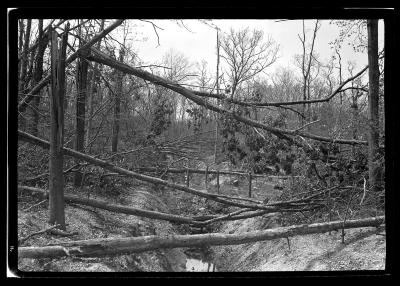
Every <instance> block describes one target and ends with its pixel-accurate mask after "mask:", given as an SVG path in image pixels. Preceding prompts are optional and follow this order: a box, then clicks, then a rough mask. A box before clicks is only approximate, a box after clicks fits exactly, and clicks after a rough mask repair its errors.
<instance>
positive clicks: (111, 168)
mask: <svg viewBox="0 0 400 286" xmlns="http://www.w3.org/2000/svg"><path fill="white" fill-rule="evenodd" d="M18 138H19V140H23V141H25V142H30V143H32V144H35V145H38V146H41V147H42V148H45V149H48V148H49V146H50V145H49V142H47V141H45V140H43V139H40V138H37V137H34V136H32V135H30V134H27V133H25V132H22V131H20V130H18ZM63 152H64V154H65V155H68V156H71V157H74V158H77V159H80V160H84V161H86V162H89V163H91V164H93V165H96V166H99V167H102V168H104V169H106V170H109V171H111V172H116V173H118V174H121V175H126V176H129V177H132V178H136V179H138V180H141V181H144V182H149V183H153V184H158V185H162V186H166V187H168V188H172V189H176V190H180V191H183V192H187V193H190V194H193V195H197V196H200V197H203V198H207V199H209V200H213V201H216V202H219V203H222V204H226V205H231V206H237V207H243V208H251V209H262V210H266V211H269V212H276V211H279V210H277V208H276V207H270V206H267V205H264V204H262V203H260V204H252V205H249V204H243V203H238V202H234V201H229V200H226V199H222V198H219V197H221V196H219V195H216V194H211V193H208V192H206V191H199V190H196V189H193V188H187V187H186V186H183V185H178V184H174V183H171V182H168V181H165V180H162V179H159V178H155V177H150V176H146V175H142V174H139V173H136V172H132V171H129V170H126V169H124V168H120V167H117V166H114V165H112V164H111V163H109V162H106V161H103V160H100V159H97V158H94V157H92V156H89V155H86V154H83V153H80V152H78V151H75V150H72V149H69V148H63ZM224 197H225V198H229V196H224Z"/></svg>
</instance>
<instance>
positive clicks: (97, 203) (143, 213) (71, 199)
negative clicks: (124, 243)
mask: <svg viewBox="0 0 400 286" xmlns="http://www.w3.org/2000/svg"><path fill="white" fill-rule="evenodd" d="M18 189H19V190H24V191H29V192H34V193H40V194H44V195H47V194H48V192H46V190H42V189H39V188H33V187H28V186H18ZM64 200H65V202H67V203H76V204H80V205H86V206H91V207H95V208H99V209H103V210H107V211H111V212H116V213H123V214H129V215H135V216H139V217H146V218H151V219H159V220H166V221H170V222H175V223H187V224H193V225H196V224H198V222H196V221H194V220H193V219H191V218H186V217H182V216H178V215H173V214H167V213H161V212H155V211H148V210H143V209H138V208H133V207H128V206H122V205H117V204H111V203H109V202H107V201H102V200H97V199H89V198H80V197H78V196H74V195H71V194H64Z"/></svg>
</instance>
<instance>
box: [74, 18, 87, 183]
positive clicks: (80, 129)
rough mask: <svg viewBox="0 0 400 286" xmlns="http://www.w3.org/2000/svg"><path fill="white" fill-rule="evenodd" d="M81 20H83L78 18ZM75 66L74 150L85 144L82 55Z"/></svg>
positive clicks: (77, 175) (78, 179)
mask: <svg viewBox="0 0 400 286" xmlns="http://www.w3.org/2000/svg"><path fill="white" fill-rule="evenodd" d="M80 21H83V20H80ZM79 37H80V46H83V45H84V42H83V40H81V39H82V38H83V37H82V26H79ZM76 66H77V73H76V74H77V80H76V89H77V91H76V92H77V93H76V134H75V150H76V151H80V152H81V151H82V150H83V149H84V144H85V117H86V114H85V106H86V94H87V73H88V66H89V64H88V62H87V60H86V59H84V58H83V57H81V58H79V59H78V62H77V64H76ZM74 185H75V187H79V186H81V185H82V173H81V172H80V171H76V172H75V177H74Z"/></svg>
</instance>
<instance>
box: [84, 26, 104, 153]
mask: <svg viewBox="0 0 400 286" xmlns="http://www.w3.org/2000/svg"><path fill="white" fill-rule="evenodd" d="M103 30H104V19H102V20H101V24H100V30H99V33H100V32H101V31H103ZM100 45H101V40H100V41H99V42H98V43H97V45H96V48H97V49H100ZM98 72H99V67H98V63H94V66H93V71H92V76H91V79H90V81H89V84H90V87H89V94H88V122H87V128H86V143H85V145H86V146H88V145H89V142H90V135H91V130H92V116H93V96H94V89H95V80H96V76H97V74H98Z"/></svg>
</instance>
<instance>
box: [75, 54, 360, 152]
mask: <svg viewBox="0 0 400 286" xmlns="http://www.w3.org/2000/svg"><path fill="white" fill-rule="evenodd" d="M90 50H91V53H90V54H82V56H83V57H86V58H87V59H88V60H90V61H94V62H97V63H100V64H104V65H107V66H109V67H112V68H114V69H116V70H118V71H122V72H124V73H126V74H131V75H134V76H136V77H139V78H142V79H144V80H148V81H150V82H152V83H153V84H157V85H161V86H163V87H165V88H168V89H170V90H172V91H175V92H177V93H179V94H181V95H183V96H184V97H186V98H188V99H190V100H191V101H193V102H194V103H196V104H198V105H200V106H204V107H205V108H207V109H209V110H212V111H215V112H218V113H222V114H227V115H229V116H230V117H231V118H232V119H233V120H237V121H239V122H242V123H244V124H247V125H250V126H253V127H256V128H260V129H263V130H265V131H268V132H270V133H272V134H274V135H276V136H278V137H280V138H282V136H284V137H286V139H288V138H287V135H290V136H301V137H304V138H309V139H313V140H317V141H323V142H333V143H338V144H349V145H357V144H361V145H367V144H368V143H367V141H360V140H347V139H332V138H327V137H323V136H318V135H315V134H309V133H305V132H301V131H298V130H286V129H280V128H275V127H271V126H268V125H266V124H263V123H261V122H258V121H255V120H252V119H250V118H246V117H242V116H240V115H239V114H237V113H235V112H233V111H230V110H226V109H224V108H222V107H219V106H216V105H214V104H212V103H210V102H208V101H207V100H204V98H201V97H200V96H198V95H196V94H195V92H194V91H192V90H190V89H187V88H185V87H183V86H181V85H179V84H177V83H175V82H173V81H170V80H168V79H164V78H162V77H159V76H156V75H153V74H151V73H149V72H146V71H143V70H140V69H138V68H134V67H132V66H130V65H128V64H125V63H121V62H118V61H116V60H114V59H113V58H111V57H110V56H108V55H107V54H105V53H103V52H101V51H99V50H97V49H95V48H93V47H91V49H90ZM288 140H290V139H288Z"/></svg>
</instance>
